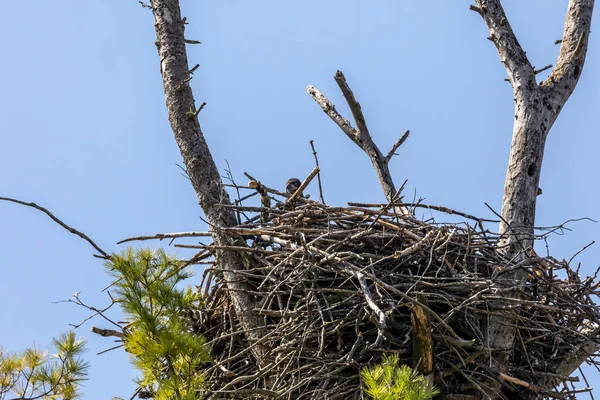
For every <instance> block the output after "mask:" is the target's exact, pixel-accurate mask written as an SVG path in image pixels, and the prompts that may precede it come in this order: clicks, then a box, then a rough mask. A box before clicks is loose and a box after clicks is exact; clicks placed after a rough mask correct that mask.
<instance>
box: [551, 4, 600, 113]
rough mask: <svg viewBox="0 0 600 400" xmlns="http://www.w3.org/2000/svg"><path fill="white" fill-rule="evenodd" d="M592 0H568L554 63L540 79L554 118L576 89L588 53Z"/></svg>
mask: <svg viewBox="0 0 600 400" xmlns="http://www.w3.org/2000/svg"><path fill="white" fill-rule="evenodd" d="M594 2H595V1H594V0H570V1H569V6H568V10H567V16H566V19H565V29H564V31H563V38H562V40H561V45H560V51H559V54H558V59H557V60H556V66H555V67H554V69H553V70H552V72H551V73H550V76H549V77H548V79H546V81H544V82H543V83H542V85H541V86H542V88H543V89H544V92H545V93H547V94H548V95H549V102H550V104H551V105H552V108H553V117H554V119H555V118H556V117H557V116H558V113H559V112H560V110H562V106H563V105H564V104H565V103H566V101H567V99H568V98H569V96H571V93H573V90H574V89H575V86H576V85H577V82H578V81H579V77H580V76H581V71H582V70H583V65H584V63H585V57H586V53H587V47H588V40H589V37H590V29H591V25H592V14H593V11H594Z"/></svg>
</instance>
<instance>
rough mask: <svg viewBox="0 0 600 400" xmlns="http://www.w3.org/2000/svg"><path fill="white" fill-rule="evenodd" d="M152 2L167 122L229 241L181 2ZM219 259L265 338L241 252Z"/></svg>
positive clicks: (212, 220)
mask: <svg viewBox="0 0 600 400" xmlns="http://www.w3.org/2000/svg"><path fill="white" fill-rule="evenodd" d="M151 7H152V13H153V15H154V22H155V28H156V47H157V48H158V54H159V57H160V72H161V75H162V80H163V88H164V92H165V97H166V103H167V111H168V114H169V122H170V123H171V127H172V129H173V133H174V134H175V140H176V141H177V145H178V146H179V150H180V151H181V155H182V157H183V161H184V163H185V166H186V169H187V173H188V175H189V177H190V181H191V183H192V186H193V187H194V190H195V191H196V195H197V197H198V201H199V203H200V206H201V207H202V210H203V211H204V213H205V214H206V218H207V220H208V222H209V224H210V225H211V231H212V234H213V240H214V242H215V244H216V245H218V246H226V245H230V244H232V239H231V238H230V237H229V236H228V235H227V234H225V233H224V232H223V231H221V230H220V229H219V228H221V227H230V226H234V225H236V219H235V215H234V213H233V210H230V209H227V208H224V207H219V204H230V200H229V196H228V194H227V192H226V191H225V188H224V186H223V182H222V180H221V176H220V174H219V171H218V169H217V166H216V164H215V162H214V160H213V158H212V155H211V153H210V150H209V148H208V145H207V143H206V140H205V139H204V135H203V133H202V130H201V129H200V124H199V122H198V113H199V111H200V109H201V108H202V107H200V109H196V105H195V103H194V97H193V95H192V89H191V87H190V85H189V82H190V80H191V78H192V76H191V73H190V70H189V67H188V61H187V53H186V47H185V46H186V39H185V37H184V28H185V26H184V21H183V20H182V19H181V12H180V9H179V1H178V0H152V1H151ZM217 260H218V266H219V268H220V269H221V270H222V272H223V278H224V281H225V284H226V285H227V287H228V288H229V289H231V290H230V295H231V298H232V299H233V306H234V308H235V311H236V315H237V318H238V319H239V320H240V323H241V325H242V327H243V328H244V330H245V332H246V335H247V337H248V339H249V341H250V342H257V341H259V339H260V338H261V337H264V332H263V330H262V326H263V324H262V320H261V319H260V318H259V317H258V316H257V315H256V314H255V313H254V312H253V309H254V308H256V300H255V299H254V298H253V296H252V295H250V294H248V291H247V289H248V288H247V287H246V284H245V283H243V282H241V281H240V279H239V277H238V276H236V274H235V271H236V270H240V269H243V268H244V258H243V255H242V254H241V253H239V252H235V251H232V250H222V251H221V252H220V253H218V254H217ZM254 350H255V351H254V355H255V356H256V357H257V359H258V360H257V361H258V362H259V363H260V362H261V359H262V358H263V356H264V354H265V349H264V348H263V347H262V346H260V345H258V346H255V347H254Z"/></svg>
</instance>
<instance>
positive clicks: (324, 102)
mask: <svg viewBox="0 0 600 400" xmlns="http://www.w3.org/2000/svg"><path fill="white" fill-rule="evenodd" d="M334 79H335V81H336V82H337V84H338V86H339V87H340V90H341V91H342V94H343V95H344V98H345V99H346V102H347V103H348V107H349V108H350V111H351V112H352V116H353V118H354V121H355V123H356V128H354V127H353V126H352V124H351V123H350V121H348V120H347V119H346V118H344V117H343V116H342V115H341V114H340V113H339V112H338V111H337V110H336V108H335V106H334V105H333V104H332V103H331V102H330V101H329V99H327V97H325V95H323V94H322V93H321V92H320V91H319V90H318V89H317V88H315V87H314V86H308V87H307V89H306V90H307V92H308V94H309V95H310V96H311V97H312V98H313V99H314V100H315V101H316V102H317V103H318V104H319V105H320V106H321V108H322V109H323V111H324V112H325V113H326V114H327V115H328V116H329V118H331V119H332V120H333V122H335V123H336V124H337V125H338V126H339V127H340V129H341V130H342V131H343V132H344V133H345V134H346V136H348V138H350V140H352V141H353V142H354V143H355V144H356V145H357V146H358V147H360V148H361V149H362V150H363V151H364V152H365V153H366V154H367V156H369V159H370V160H371V163H372V164H373V167H374V168H375V172H376V174H377V178H378V179H379V184H380V185H381V188H382V189H383V193H384V195H385V197H386V199H387V200H388V201H389V202H393V201H395V200H397V199H396V198H395V196H396V187H395V185H394V181H393V179H392V176H391V174H390V170H389V168H388V164H389V162H390V160H391V158H392V157H393V155H394V153H395V152H396V150H397V149H398V147H400V145H401V144H402V143H404V141H405V140H406V138H407V137H408V134H409V133H408V131H406V132H404V134H403V135H402V136H401V137H400V139H398V141H396V143H395V144H394V146H393V147H392V149H391V150H390V151H389V152H388V154H387V156H384V155H383V153H382V152H381V151H380V150H379V148H378V147H377V145H376V144H375V142H374V141H373V139H372V138H371V135H370V134H369V129H368V128H367V123H366V121H365V117H364V115H363V112H362V109H361V107H360V103H359V102H358V101H357V100H356V98H355V97H354V93H353V92H352V90H351V89H350V86H349V85H348V82H347V81H346V77H345V76H344V74H343V73H342V71H337V72H336V73H335V76H334ZM401 212H402V213H403V214H405V215H408V214H409V212H408V210H407V209H406V208H402V209H401Z"/></svg>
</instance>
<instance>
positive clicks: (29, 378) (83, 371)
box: [0, 331, 89, 400]
mask: <svg viewBox="0 0 600 400" xmlns="http://www.w3.org/2000/svg"><path fill="white" fill-rule="evenodd" d="M85 344H86V340H85V339H84V338H78V337H76V336H75V333H74V332H73V331H69V332H67V333H63V334H61V335H60V336H58V337H57V338H53V339H52V347H53V350H54V351H55V354H53V355H48V351H41V350H38V349H37V348H36V347H35V346H33V347H30V348H28V349H26V350H25V351H23V352H22V353H10V352H6V351H4V350H2V349H0V400H4V399H7V398H9V396H10V398H13V396H17V397H16V398H17V399H19V400H28V399H53V400H72V399H76V398H78V397H80V395H81V394H80V392H79V389H80V382H81V381H83V380H85V379H86V376H87V370H88V367H89V364H88V363H87V362H85V361H83V359H82V358H81V357H80V356H81V354H82V353H83V351H84V347H85Z"/></svg>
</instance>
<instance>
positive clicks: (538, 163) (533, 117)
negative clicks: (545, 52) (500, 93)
mask: <svg viewBox="0 0 600 400" xmlns="http://www.w3.org/2000/svg"><path fill="white" fill-rule="evenodd" d="M476 3H477V6H471V9H472V10H474V11H476V12H478V13H479V14H480V15H481V17H482V18H483V20H484V21H485V23H486V25H487V27H488V30H489V33H490V36H489V37H488V39H489V40H491V41H492V42H493V43H494V45H495V46H496V49H497V51H498V54H499V55H500V60H501V61H502V63H503V64H504V67H505V68H506V71H507V72H508V80H509V81H510V83H511V85H512V87H513V93H514V100H515V121H514V126H513V138H512V144H511V149H510V158H509V162H508V170H507V174H506V181H505V186H504V197H503V200H502V222H501V224H500V233H501V234H502V235H503V239H502V241H501V246H500V247H501V251H502V252H504V253H505V254H506V256H507V257H509V258H511V259H516V260H517V261H519V259H521V258H526V257H528V256H530V250H531V249H532V247H533V239H534V222H535V206H536V198H537V195H538V185H539V181H540V172H541V168H542V159H543V156H544V145H545V143H546V138H547V136H548V132H549V131H550V128H551V127H552V125H553V124H554V121H556V118H557V117H558V115H559V113H560V111H561V110H562V108H563V106H564V105H565V103H566V101H567V99H568V98H569V96H570V95H571V93H572V92H573V90H574V89H575V86H576V85H577V81H578V80H579V77H580V75H581V71H582V69H583V65H584V62H585V56H586V50H587V45H588V38H589V34H590V25H591V20H592V11H593V8H594V0H570V1H569V5H568V11H567V16H566V21H565V28H564V34H563V39H562V44H561V48H560V54H559V56H558V60H557V62H556V66H555V67H554V69H553V70H552V73H551V74H550V76H549V77H548V79H546V80H545V81H544V82H541V83H540V84H538V83H537V82H536V74H537V73H538V71H536V70H534V67H533V66H532V65H531V63H530V61H529V60H528V58H527V56H526V54H525V51H524V50H523V48H522V47H521V45H520V44H519V42H518V41H517V38H516V36H515V34H514V33H513V31H512V29H511V26H510V23H509V22H508V19H507V17H506V15H505V13H504V10H503V8H502V5H501V3H500V0H476ZM526 276H527V275H526V271H524V270H514V271H510V272H507V273H501V272H500V271H499V272H498V274H497V275H496V278H495V280H496V282H497V283H498V286H499V288H507V287H509V288H512V289H514V290H513V291H511V292H509V293H510V295H511V296H519V289H520V288H522V287H523V285H524V283H525V279H526ZM512 317H513V316H512V315H511V313H510V312H505V313H504V314H496V316H494V317H493V318H491V320H490V322H489V324H488V326H487V329H486V345H487V346H488V347H489V349H490V351H491V354H492V356H493V357H492V366H493V367H494V369H496V370H497V371H498V372H502V371H503V369H504V364H505V362H506V360H507V359H508V357H509V356H510V352H511V348H512V347H513V342H514V332H515V330H514V318H512ZM582 353H583V352H582ZM586 356H587V355H586V354H579V357H578V358H577V359H578V360H579V361H578V362H577V361H575V360H574V363H573V365H572V366H571V367H570V368H569V371H568V374H570V373H571V372H572V371H573V370H574V369H575V368H576V367H577V366H579V364H580V363H581V362H582V361H583V359H585V358H586Z"/></svg>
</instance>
